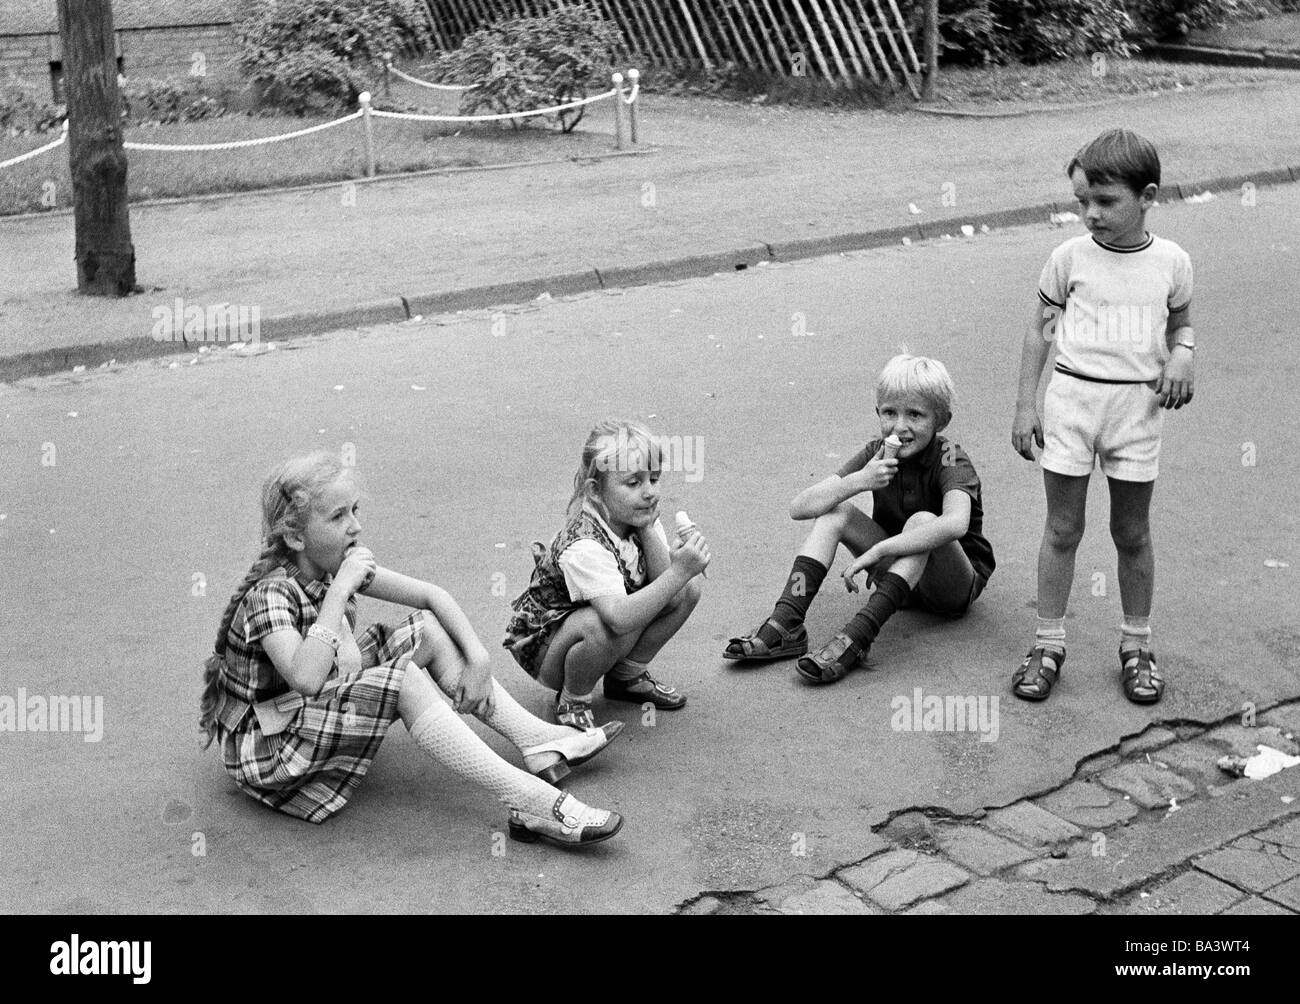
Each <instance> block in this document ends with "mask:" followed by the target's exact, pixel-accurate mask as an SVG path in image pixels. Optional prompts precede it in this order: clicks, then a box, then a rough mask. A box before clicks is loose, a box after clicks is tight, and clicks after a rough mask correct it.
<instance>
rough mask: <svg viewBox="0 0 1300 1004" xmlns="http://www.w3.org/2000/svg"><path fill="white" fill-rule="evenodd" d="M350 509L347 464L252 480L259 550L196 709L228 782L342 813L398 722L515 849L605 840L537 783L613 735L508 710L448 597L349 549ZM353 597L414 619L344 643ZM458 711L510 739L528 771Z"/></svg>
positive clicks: (312, 460)
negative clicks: (476, 789)
mask: <svg viewBox="0 0 1300 1004" xmlns="http://www.w3.org/2000/svg"><path fill="white" fill-rule="evenodd" d="M358 499H359V493H358V489H357V486H356V482H355V479H354V477H353V475H352V472H351V471H350V469H349V468H346V467H344V466H343V465H342V464H340V463H339V461H338V459H337V458H335V457H333V456H331V455H330V454H326V453H318V454H312V455H311V456H306V457H299V458H295V459H293V460H289V461H287V462H286V463H284V464H283V465H281V466H280V467H279V468H278V469H277V470H276V471H275V472H273V473H272V474H271V476H270V477H269V478H267V480H266V482H265V484H264V485H263V488H262V520H263V549H262V553H261V554H260V555H259V556H258V559H257V561H256V562H255V563H254V564H253V567H252V568H251V569H249V572H248V574H247V575H246V576H245V577H244V581H243V582H242V583H241V584H240V586H239V588H238V589H237V590H235V593H234V595H233V596H232V597H231V599H230V603H229V604H228V605H227V607H226V611H225V615H224V616H223V617H222V621H221V628H220V630H219V631H218V633H217V640H216V649H215V652H214V654H213V655H212V657H211V658H210V659H208V661H207V663H206V664H205V666H204V691H203V698H202V701H201V705H200V722H199V724H200V729H201V730H202V731H203V732H204V733H205V734H206V736H207V739H208V743H209V744H210V743H211V742H212V740H213V739H215V740H216V741H217V742H218V744H219V745H220V747H221V751H222V759H223V763H224V766H225V769H226V771H227V772H228V773H229V774H230V775H231V776H232V777H233V778H234V780H235V783H236V785H238V786H239V788H240V789H241V790H242V791H244V792H246V793H247V794H249V795H251V796H252V797H253V798H255V799H257V800H258V801H259V802H262V803H263V804H265V805H268V806H270V807H271V808H274V809H278V810H280V811H281V812H284V813H287V814H289V815H291V816H296V817H298V818H300V819H306V820H308V821H310V822H313V823H321V822H324V821H325V820H326V819H328V818H329V817H330V816H332V815H334V814H335V813H336V812H338V811H339V810H340V809H342V808H343V807H344V806H345V805H346V804H347V802H348V799H349V798H350V797H351V796H352V793H353V792H354V791H355V790H356V788H357V785H358V784H359V783H360V781H361V778H362V777H363V776H364V775H365V773H366V770H367V769H368V768H369V766H370V762H371V760H372V759H373V758H374V756H375V754H376V753H377V752H378V749H379V745H380V743H381V741H382V740H383V737H384V735H385V733H386V732H387V730H388V727H389V725H391V724H392V723H393V721H395V720H396V719H398V718H400V719H401V720H402V722H403V724H405V725H406V727H407V728H408V729H409V730H410V732H411V736H412V737H413V738H414V739H415V741H416V743H417V744H418V745H419V747H420V748H421V749H423V750H424V751H425V752H426V753H428V754H429V755H430V756H432V757H433V758H434V759H436V760H438V761H439V762H440V763H442V764H444V765H445V766H447V767H450V768H451V769H452V770H454V771H456V772H457V773H459V774H460V775H461V776H463V777H464V778H466V779H467V780H470V781H473V782H475V783H476V784H480V785H482V786H483V787H485V788H487V789H488V790H489V791H491V792H492V793H493V794H494V795H496V796H497V797H498V798H499V799H501V801H503V802H504V803H505V804H506V805H507V806H509V807H510V823H509V829H510V835H511V836H512V837H514V838H515V839H518V840H525V841H529V842H532V841H536V840H545V841H547V842H550V843H554V844H557V845H559V846H564V847H572V846H578V845H584V844H590V843H596V842H598V841H601V840H606V839H608V838H609V837H612V836H613V835H614V834H615V833H616V832H617V831H618V829H619V827H620V826H622V822H623V821H622V819H621V818H620V817H619V815H618V814H617V813H614V812H607V811H604V810H600V809H594V808H590V807H588V806H586V805H583V804H582V803H581V802H579V801H578V800H577V799H576V798H574V797H573V796H572V795H569V794H566V793H565V792H563V791H560V790H558V789H557V788H555V787H554V786H553V784H551V783H548V782H554V781H557V780H559V779H560V778H562V777H564V776H566V775H567V774H568V773H569V767H570V766H572V765H576V764H579V763H582V762H585V761H586V760H588V759H590V758H591V757H592V756H594V755H595V754H597V753H599V752H600V751H601V750H602V749H604V748H605V746H607V745H608V744H609V742H610V740H611V739H613V738H614V736H615V735H616V734H617V732H618V730H619V729H621V727H622V726H621V724H620V723H616V724H615V725H614V726H606V727H605V728H604V729H603V730H602V729H594V728H593V729H588V730H580V729H574V728H569V727H564V726H559V725H551V724H549V723H547V722H543V721H541V720H540V719H537V718H535V717H533V716H532V715H530V714H529V713H528V712H527V711H525V710H524V709H523V708H522V707H520V706H519V705H518V704H517V703H516V702H515V701H514V699H513V698H511V696H510V695H509V694H508V693H506V691H505V690H504V689H503V688H502V687H501V686H500V684H498V683H497V682H496V681H495V680H494V679H493V678H492V674H491V671H490V668H489V664H488V654H487V651H486V650H485V649H484V647H483V645H482V643H481V642H480V641H479V639H478V636H477V635H475V633H474V629H473V628H472V627H471V626H470V624H469V621H468V620H467V619H466V617H465V614H464V613H463V612H462V611H461V609H460V607H459V606H457V604H456V602H455V600H453V599H452V598H451V596H449V595H448V594H447V593H446V592H445V591H444V590H442V589H440V588H439V587H437V586H435V585H432V584H431V583H427V582H421V581H419V580H417V579H412V578H410V577H408V576H405V575H401V574H399V573H397V572H393V571H389V570H388V569H386V568H381V567H379V566H377V565H376V564H375V560H374V556H373V555H372V554H371V553H370V551H368V550H367V549H366V548H364V547H360V546H358V544H357V541H358V535H359V533H360V530H361V526H360V523H359V522H358V520H357V505H358ZM358 593H359V594H361V595H365V596H371V597H374V598H376V599H381V600H387V601H389V602H392V603H400V604H403V605H405V606H409V607H414V608H416V609H415V612H414V613H412V614H411V615H409V616H408V617H406V618H405V620H403V621H401V622H399V623H395V624H384V625H374V626H372V627H370V628H367V629H366V630H365V631H364V632H362V634H361V635H360V636H359V637H358V636H354V635H353V631H352V629H353V625H354V624H355V622H356V606H357V604H356V596H357V594H358ZM443 694H445V695H446V696H447V698H449V699H450V700H451V701H452V707H454V708H455V710H454V711H453V710H452V707H449V706H448V704H447V702H446V700H444V698H443ZM457 712H460V713H463V714H473V715H475V716H477V717H478V718H479V719H480V720H481V721H483V722H484V723H485V724H486V725H488V726H489V727H490V728H492V729H494V730H495V731H497V732H499V733H500V734H501V735H502V736H504V737H505V738H507V739H508V740H510V741H511V742H512V743H514V744H515V745H516V746H517V747H518V748H519V750H520V752H521V753H522V755H523V760H524V765H525V767H526V768H527V772H525V771H523V770H520V769H518V768H517V767H514V766H512V765H511V764H509V763H507V762H506V761H505V760H503V759H501V758H500V757H499V756H497V754H496V753H494V752H493V751H492V750H491V748H490V747H488V746H487V745H486V744H485V743H484V742H483V741H482V740H481V739H479V737H478V736H477V735H475V734H474V732H473V731H472V730H471V729H470V728H469V727H468V726H467V725H466V724H465V722H464V721H462V720H461V718H460V717H459V715H458V714H457Z"/></svg>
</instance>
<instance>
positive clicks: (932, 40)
mask: <svg viewBox="0 0 1300 1004" xmlns="http://www.w3.org/2000/svg"><path fill="white" fill-rule="evenodd" d="M938 77H939V0H926V2H925V79H924V80H923V81H922V82H921V96H922V97H923V98H924V99H925V100H926V101H933V100H934V85H935V81H936V80H937V79H938Z"/></svg>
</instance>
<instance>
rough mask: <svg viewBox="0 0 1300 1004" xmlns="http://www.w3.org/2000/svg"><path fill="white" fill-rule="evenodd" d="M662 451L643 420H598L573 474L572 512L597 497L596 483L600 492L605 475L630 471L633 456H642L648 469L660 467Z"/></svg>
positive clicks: (570, 500)
mask: <svg viewBox="0 0 1300 1004" xmlns="http://www.w3.org/2000/svg"><path fill="white" fill-rule="evenodd" d="M660 453H661V451H660V444H659V440H658V439H657V438H656V437H655V436H654V434H653V433H652V432H651V431H650V430H649V429H648V428H646V426H645V425H644V424H642V423H641V422H636V421H632V420H630V419H623V418H606V419H604V420H602V421H600V422H598V423H597V424H596V427H595V428H594V429H592V430H591V433H590V434H589V435H588V436H587V442H586V443H584V444H583V447H582V459H581V461H580V462H579V464H578V473H577V474H575V475H574V476H573V495H572V496H571V497H570V498H569V505H568V513H569V515H573V514H574V513H576V512H577V511H578V509H580V508H581V507H582V503H583V502H584V501H586V500H588V499H592V498H593V487H592V486H593V485H594V486H595V489H594V492H595V493H596V494H598V493H599V492H600V490H601V488H602V487H603V486H604V482H603V476H604V475H607V474H609V473H611V472H614V473H617V472H619V471H628V470H630V469H631V458H632V457H633V456H636V457H639V458H641V460H642V461H643V463H644V464H645V466H646V469H647V470H651V471H657V470H659V469H660V467H661V459H662V458H661V456H660ZM593 500H594V499H593Z"/></svg>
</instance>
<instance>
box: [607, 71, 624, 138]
mask: <svg viewBox="0 0 1300 1004" xmlns="http://www.w3.org/2000/svg"><path fill="white" fill-rule="evenodd" d="M610 80H612V81H613V82H614V149H615V150H624V149H626V148H627V139H626V136H625V134H626V132H627V126H626V124H625V123H624V120H623V115H624V108H623V74H621V73H615V74H614V75H613V76H611V77H610Z"/></svg>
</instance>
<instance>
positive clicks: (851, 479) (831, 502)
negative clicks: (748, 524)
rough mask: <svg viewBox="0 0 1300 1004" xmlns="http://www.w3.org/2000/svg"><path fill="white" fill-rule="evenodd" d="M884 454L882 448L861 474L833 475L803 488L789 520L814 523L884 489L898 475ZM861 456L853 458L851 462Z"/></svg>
mask: <svg viewBox="0 0 1300 1004" xmlns="http://www.w3.org/2000/svg"><path fill="white" fill-rule="evenodd" d="M864 452H865V447H864ZM884 452H885V448H884V447H883V446H882V447H881V448H880V449H879V450H878V451H877V452H876V455H875V456H874V457H872V458H871V459H870V460H868V461H867V462H866V464H865V465H863V467H862V468H861V469H860V470H856V471H852V472H850V473H848V474H845V475H842V476H841V475H839V474H832V475H831V476H830V477H829V478H823V479H822V480H821V481H818V482H817V483H816V484H815V485H810V486H809V487H807V488H805V489H804V490H803V491H801V492H800V493H799V494H798V495H796V496H795V497H794V501H792V502H791V503H790V518H791V519H816V518H817V517H818V516H825V515H826V514H827V513H828V512H830V511H831V510H832V509H834V508H835V507H836V506H837V505H839V504H840V503H841V502H846V501H848V500H849V499H851V498H853V497H854V496H855V495H861V494H862V493H863V492H875V491H879V490H880V489H882V488H884V487H885V486H886V485H888V484H889V482H891V481H893V480H894V475H895V474H896V473H897V472H898V461H897V460H895V459H894V458H893V457H888V458H887V457H885V455H884ZM860 455H861V454H856V455H855V458H854V459H855V460H856V458H857V456H860ZM841 470H843V468H841Z"/></svg>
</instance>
